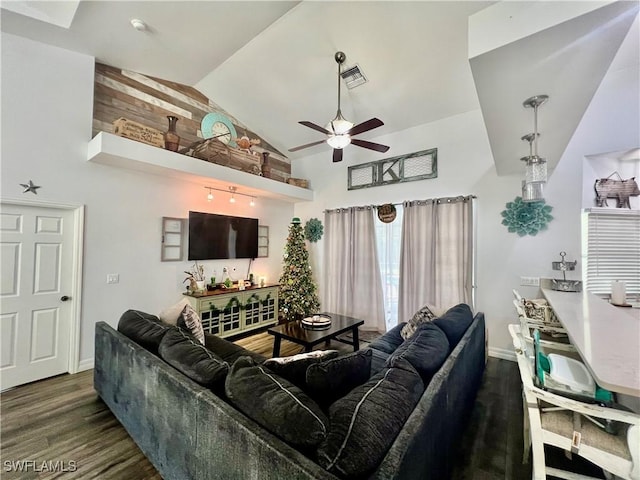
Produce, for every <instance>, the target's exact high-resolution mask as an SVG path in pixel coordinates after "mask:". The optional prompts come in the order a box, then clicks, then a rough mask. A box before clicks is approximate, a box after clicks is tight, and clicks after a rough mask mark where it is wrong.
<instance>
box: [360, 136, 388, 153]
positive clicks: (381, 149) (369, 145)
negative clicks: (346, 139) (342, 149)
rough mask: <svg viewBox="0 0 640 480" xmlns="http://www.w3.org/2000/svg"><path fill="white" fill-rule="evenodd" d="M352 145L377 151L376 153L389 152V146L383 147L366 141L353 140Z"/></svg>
mask: <svg viewBox="0 0 640 480" xmlns="http://www.w3.org/2000/svg"><path fill="white" fill-rule="evenodd" d="M351 143H352V144H353V145H357V146H358V147H363V148H368V149H369V150H375V151H376V152H386V151H387V150H389V147H388V146H387V145H382V144H380V143H373V142H367V141H366V140H360V139H358V138H352V139H351Z"/></svg>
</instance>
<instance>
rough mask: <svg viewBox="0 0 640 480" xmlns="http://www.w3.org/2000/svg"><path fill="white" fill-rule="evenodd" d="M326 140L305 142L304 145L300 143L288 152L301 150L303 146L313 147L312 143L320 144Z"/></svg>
mask: <svg viewBox="0 0 640 480" xmlns="http://www.w3.org/2000/svg"><path fill="white" fill-rule="evenodd" d="M325 142H326V140H318V141H317V142H311V143H307V144H306V145H300V146H299V147H293V148H290V149H289V151H290V152H297V151H298V150H302V149H303V148H307V147H313V146H314V145H320V144H321V143H325Z"/></svg>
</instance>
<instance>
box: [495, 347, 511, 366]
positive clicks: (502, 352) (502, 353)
mask: <svg viewBox="0 0 640 480" xmlns="http://www.w3.org/2000/svg"><path fill="white" fill-rule="evenodd" d="M489 356H490V357H495V358H501V359H502V360H510V361H512V362H515V361H516V354H515V352H514V351H513V350H507V349H504V348H496V347H489Z"/></svg>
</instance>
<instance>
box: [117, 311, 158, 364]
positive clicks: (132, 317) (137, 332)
mask: <svg viewBox="0 0 640 480" xmlns="http://www.w3.org/2000/svg"><path fill="white" fill-rule="evenodd" d="M169 328H170V327H169V326H168V325H166V324H164V323H163V322H162V321H160V319H159V318H158V317H156V316H155V315H151V314H149V313H144V312H141V311H139V310H127V311H126V312H124V313H123V314H122V316H121V317H120V320H119V321H118V331H119V332H120V333H122V334H123V335H126V336H127V337H129V338H130V339H131V340H133V341H134V342H136V343H137V344H138V345H140V346H142V347H144V348H146V349H147V350H149V351H150V352H152V353H155V354H157V353H158V346H159V345H160V341H161V340H162V337H164V334H165V333H166V332H167V330H169Z"/></svg>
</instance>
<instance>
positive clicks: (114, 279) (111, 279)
mask: <svg viewBox="0 0 640 480" xmlns="http://www.w3.org/2000/svg"><path fill="white" fill-rule="evenodd" d="M118 282H120V274H118V273H110V274H109V275H107V283H108V284H114V283H118Z"/></svg>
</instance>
